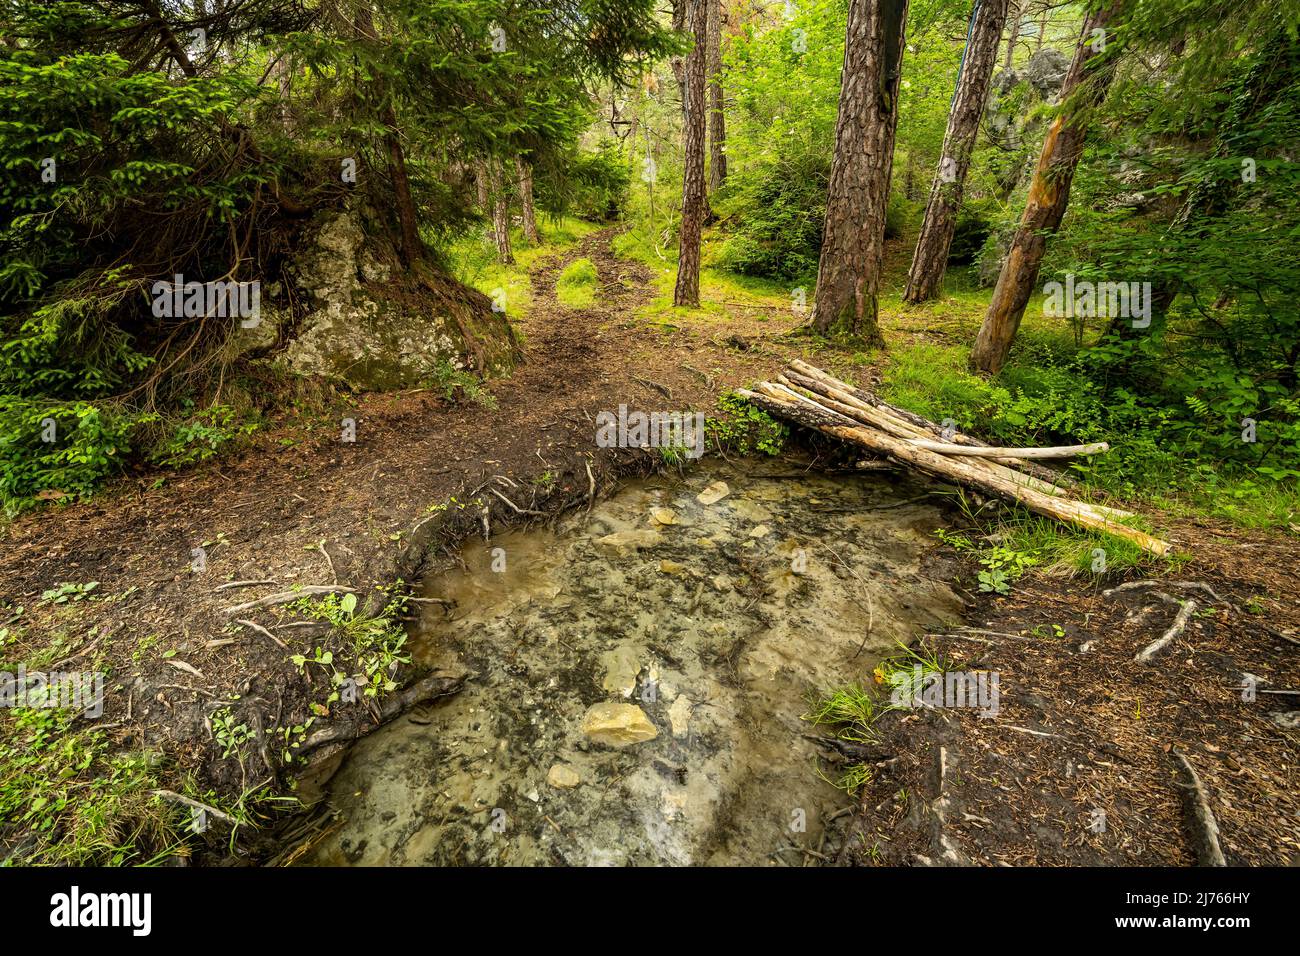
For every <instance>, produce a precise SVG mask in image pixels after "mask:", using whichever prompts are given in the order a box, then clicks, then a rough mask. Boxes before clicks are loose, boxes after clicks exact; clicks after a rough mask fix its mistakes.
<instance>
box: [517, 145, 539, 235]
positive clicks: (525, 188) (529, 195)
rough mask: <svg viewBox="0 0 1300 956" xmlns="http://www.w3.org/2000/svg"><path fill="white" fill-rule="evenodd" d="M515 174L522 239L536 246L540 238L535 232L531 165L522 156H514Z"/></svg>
mask: <svg viewBox="0 0 1300 956" xmlns="http://www.w3.org/2000/svg"><path fill="white" fill-rule="evenodd" d="M515 172H516V173H518V175H519V204H520V206H522V207H523V210H524V238H526V239H527V240H528V241H529V242H531V243H532V244H533V245H537V244H538V243H539V242H541V241H542V237H541V234H540V233H539V232H538V231H537V210H536V208H535V207H534V205H533V167H532V164H531V163H529V162H528V160H526V159H524V158H523V157H522V156H516V157H515Z"/></svg>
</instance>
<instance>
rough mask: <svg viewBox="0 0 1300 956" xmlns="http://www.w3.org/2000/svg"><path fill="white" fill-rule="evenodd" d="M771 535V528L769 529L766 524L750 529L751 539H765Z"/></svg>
mask: <svg viewBox="0 0 1300 956" xmlns="http://www.w3.org/2000/svg"><path fill="white" fill-rule="evenodd" d="M771 533H772V529H771V528H769V527H768V526H767V525H765V524H760V525H758V526H757V527H755V528H751V529H750V532H749V536H750V537H751V538H765V537H767V536H768V535H769V534H771Z"/></svg>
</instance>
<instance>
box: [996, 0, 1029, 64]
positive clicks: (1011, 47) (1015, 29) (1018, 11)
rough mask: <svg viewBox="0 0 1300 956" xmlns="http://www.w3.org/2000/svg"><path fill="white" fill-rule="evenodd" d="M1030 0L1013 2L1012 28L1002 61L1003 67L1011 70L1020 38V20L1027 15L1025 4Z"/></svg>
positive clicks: (1008, 34) (1008, 33)
mask: <svg viewBox="0 0 1300 956" xmlns="http://www.w3.org/2000/svg"><path fill="white" fill-rule="evenodd" d="M1027 2H1028V0H1018V2H1017V3H1014V4H1012V8H1011V11H1010V13H1011V29H1010V30H1009V31H1008V32H1007V54H1006V58H1005V59H1004V60H1003V61H1002V69H1004V70H1006V71H1008V72H1010V70H1011V64H1012V62H1013V61H1014V60H1015V56H1016V41H1017V40H1018V39H1020V21H1021V20H1022V19H1023V18H1024V15H1025V4H1026V3H1027Z"/></svg>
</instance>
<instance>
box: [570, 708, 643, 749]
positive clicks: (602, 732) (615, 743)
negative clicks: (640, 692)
mask: <svg viewBox="0 0 1300 956" xmlns="http://www.w3.org/2000/svg"><path fill="white" fill-rule="evenodd" d="M582 732H583V733H584V734H586V735H587V737H588V738H589V739H590V740H591V741H592V742H593V743H598V744H609V745H610V746H611V747H630V746H631V745H632V744H639V743H643V742H644V741H647V740H654V739H655V738H656V737H658V736H659V730H658V729H657V728H656V727H655V725H654V724H652V723H650V718H649V717H647V716H646V715H645V711H643V710H642V709H641V708H640V707H638V706H636V704H593V705H592V706H591V707H590V708H588V710H587V713H586V716H584V717H583V718H582Z"/></svg>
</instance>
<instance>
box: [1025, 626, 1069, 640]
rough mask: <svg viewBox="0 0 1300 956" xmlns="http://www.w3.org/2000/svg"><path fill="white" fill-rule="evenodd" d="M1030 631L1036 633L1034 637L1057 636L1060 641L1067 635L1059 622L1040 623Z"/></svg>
mask: <svg viewBox="0 0 1300 956" xmlns="http://www.w3.org/2000/svg"><path fill="white" fill-rule="evenodd" d="M1029 633H1030V634H1032V635H1034V637H1041V638H1044V639H1046V638H1055V639H1056V640H1058V641H1059V640H1060V639H1061V638H1063V637H1065V628H1063V627H1061V625H1059V624H1038V625H1036V626H1035V627H1034V628H1033V629H1031V630H1030V632H1029Z"/></svg>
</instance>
